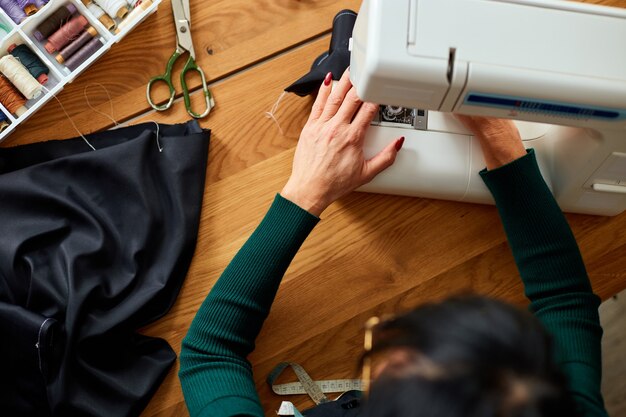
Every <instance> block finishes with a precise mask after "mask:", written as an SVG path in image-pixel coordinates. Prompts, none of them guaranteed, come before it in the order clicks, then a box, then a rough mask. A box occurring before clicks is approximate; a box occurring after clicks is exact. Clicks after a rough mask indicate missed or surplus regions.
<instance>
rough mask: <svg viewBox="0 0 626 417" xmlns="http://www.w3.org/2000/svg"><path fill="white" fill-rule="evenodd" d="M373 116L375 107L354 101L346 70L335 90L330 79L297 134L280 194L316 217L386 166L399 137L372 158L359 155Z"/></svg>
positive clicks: (395, 148) (401, 139) (390, 160)
mask: <svg viewBox="0 0 626 417" xmlns="http://www.w3.org/2000/svg"><path fill="white" fill-rule="evenodd" d="M331 90H332V91H331ZM377 111H378V105H376V104H373V103H363V102H362V101H361V100H360V99H359V98H358V97H357V95H356V90H355V89H354V87H353V86H352V84H351V83H350V74H349V71H346V72H345V73H344V74H343V76H342V77H341V80H339V82H338V83H337V84H336V85H335V86H334V88H333V87H331V78H330V74H329V75H328V76H327V77H326V79H325V80H324V84H323V85H322V86H321V87H320V91H319V93H318V95H317V99H316V100H315V103H314V104H313V108H312V109H311V115H310V116H309V119H308V121H307V123H306V125H305V126H304V129H302V133H301V134H300V140H299V142H298V146H297V148H296V153H295V156H294V161H293V169H292V173H291V177H290V178H289V181H287V184H286V185H285V187H284V188H283V190H282V191H281V193H280V194H281V195H282V196H283V197H284V198H286V199H288V200H290V201H291V202H293V203H295V204H297V205H298V206H300V207H302V208H303V209H305V210H307V211H309V212H310V213H311V214H313V215H315V216H319V215H320V214H321V213H322V212H323V211H324V210H325V209H326V207H328V206H329V205H330V204H331V203H333V202H334V201H335V200H337V199H339V198H340V197H342V196H344V195H346V194H348V193H350V192H351V191H353V190H355V189H356V188H358V187H360V186H361V185H364V184H366V183H368V182H370V181H371V180H372V179H373V178H374V177H375V176H376V175H378V174H379V173H380V172H382V171H383V170H384V169H385V168H387V167H389V166H391V165H392V164H393V162H394V161H395V159H396V155H397V153H398V151H399V150H400V148H401V147H402V143H403V142H404V138H399V139H397V140H394V141H392V142H391V143H390V144H389V145H388V146H387V147H385V148H384V149H383V150H382V151H381V152H380V153H379V154H377V155H376V156H374V157H373V158H371V159H365V156H364V154H363V142H364V139H365V132H366V131H367V128H368V127H369V125H370V123H371V121H372V119H373V118H374V115H375V114H376V112H377Z"/></svg>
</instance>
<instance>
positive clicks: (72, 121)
mask: <svg viewBox="0 0 626 417" xmlns="http://www.w3.org/2000/svg"><path fill="white" fill-rule="evenodd" d="M44 90H46V92H47V93H50V90H48V89H47V88H46V87H44ZM52 97H54V99H55V100H56V101H57V102H58V103H59V106H61V110H63V113H65V115H66V116H67V118H68V120H69V121H70V123H71V124H72V127H74V130H76V131H77V132H78V134H79V135H80V137H81V138H83V140H84V141H85V143H86V144H87V145H89V147H90V148H91V149H92V150H94V151H95V150H96V148H95V147H94V146H93V145H92V144H91V143H89V141H88V140H87V138H86V137H85V136H83V134H82V133H81V131H80V130H78V127H77V126H76V123H74V120H73V119H72V118H71V117H70V115H69V114H68V113H67V111H66V110H65V106H63V103H61V100H59V98H58V97H57V96H56V94H52Z"/></svg>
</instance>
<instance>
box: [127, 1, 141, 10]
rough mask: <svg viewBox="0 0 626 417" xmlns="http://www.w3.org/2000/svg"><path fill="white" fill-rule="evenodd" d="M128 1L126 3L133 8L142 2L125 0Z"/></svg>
mask: <svg viewBox="0 0 626 417" xmlns="http://www.w3.org/2000/svg"><path fill="white" fill-rule="evenodd" d="M126 1H127V2H128V5H129V6H130V7H131V9H134V8H135V7H137V6H139V5H140V4H141V2H142V0H126Z"/></svg>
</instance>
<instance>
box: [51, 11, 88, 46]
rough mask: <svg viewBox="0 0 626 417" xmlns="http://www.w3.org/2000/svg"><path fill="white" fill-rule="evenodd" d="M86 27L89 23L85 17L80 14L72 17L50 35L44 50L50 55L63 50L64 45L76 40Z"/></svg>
mask: <svg viewBox="0 0 626 417" xmlns="http://www.w3.org/2000/svg"><path fill="white" fill-rule="evenodd" d="M87 25H89V21H88V20H87V18H86V17H85V16H83V15H80V14H79V15H78V16H74V17H73V18H72V19H70V21H69V22H67V23H66V24H64V25H63V26H61V28H60V29H59V30H57V31H56V32H54V33H53V34H52V35H50V37H49V38H48V43H46V45H45V46H44V48H46V51H48V52H49V53H51V54H52V53H54V52H56V51H58V50H60V49H63V47H64V46H65V45H67V44H68V43H70V42H72V41H73V40H74V39H76V38H77V37H78V36H79V35H80V33H81V32H82V31H83V28H85V26H87Z"/></svg>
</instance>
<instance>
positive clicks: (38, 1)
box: [34, 0, 50, 10]
mask: <svg viewBox="0 0 626 417" xmlns="http://www.w3.org/2000/svg"><path fill="white" fill-rule="evenodd" d="M48 1H50V0H34V3H35V6H37V8H38V9H40V10H41V8H42V7H43V6H45V5H46V4H48Z"/></svg>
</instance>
